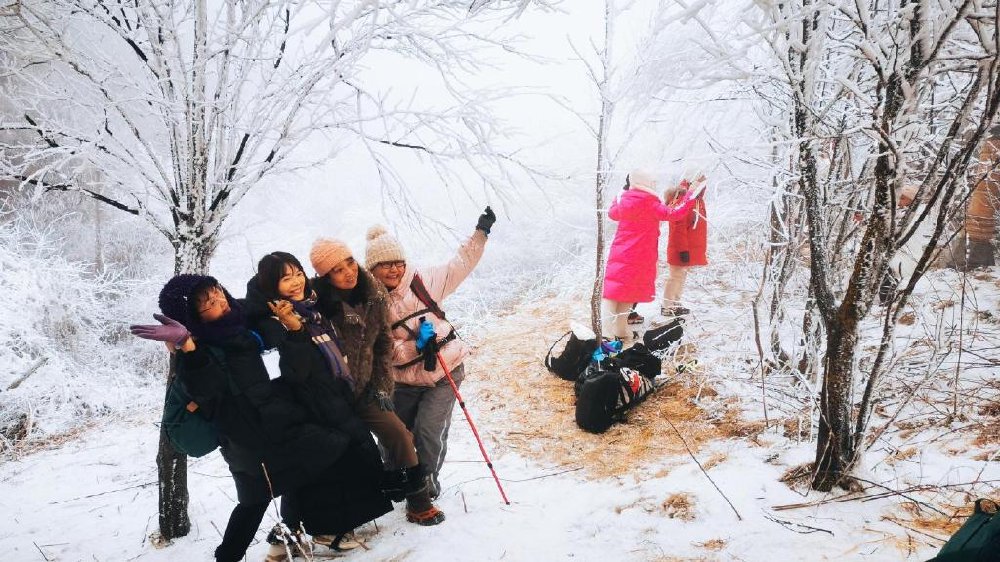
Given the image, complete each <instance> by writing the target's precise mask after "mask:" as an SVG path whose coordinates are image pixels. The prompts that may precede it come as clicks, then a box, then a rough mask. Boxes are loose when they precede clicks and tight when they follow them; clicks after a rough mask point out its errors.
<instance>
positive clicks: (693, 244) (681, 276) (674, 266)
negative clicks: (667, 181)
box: [660, 175, 708, 316]
mask: <svg viewBox="0 0 1000 562" xmlns="http://www.w3.org/2000/svg"><path fill="white" fill-rule="evenodd" d="M690 189H693V190H694V193H695V197H696V199H695V205H694V206H693V207H692V208H691V210H690V211H689V212H688V213H687V214H686V215H685V216H683V217H681V218H679V219H676V220H671V221H670V233H669V234H668V236H667V265H668V266H669V267H670V272H669V276H668V277H667V282H666V284H665V285H664V287H663V302H662V304H661V307H660V313H661V314H663V315H664V316H681V315H684V314H688V313H689V312H691V311H690V310H688V309H687V308H685V307H684V306H681V293H682V292H683V291H684V281H685V280H686V279H687V274H688V271H689V269H690V268H692V267H694V266H699V265H708V256H707V249H708V221H707V220H706V217H707V215H706V212H705V200H704V199H703V198H702V194H703V193H704V189H705V176H704V175H699V176H698V177H697V178H696V179H695V180H694V182H693V183H691V182H688V180H683V181H681V183H680V185H679V186H678V188H677V189H676V190H675V191H674V192H673V193H671V194H670V195H669V197H668V202H669V201H671V200H678V199H680V198H683V197H684V196H685V195H687V192H688V190H690Z"/></svg>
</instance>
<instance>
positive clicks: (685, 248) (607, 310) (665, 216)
mask: <svg viewBox="0 0 1000 562" xmlns="http://www.w3.org/2000/svg"><path fill="white" fill-rule="evenodd" d="M705 187H706V180H705V176H704V175H703V174H697V177H696V178H695V179H694V180H690V181H689V180H687V179H683V180H682V181H681V182H680V184H678V185H677V186H673V187H670V188H668V189H666V190H665V191H664V192H663V193H662V194H661V193H659V192H657V191H656V180H655V178H654V177H653V175H652V174H650V173H649V172H646V171H644V170H633V171H632V172H630V173H629V174H628V175H627V176H626V177H625V186H624V187H623V188H622V192H621V193H620V194H619V195H618V196H617V197H616V198H615V200H614V201H613V202H612V204H611V207H610V208H609V209H608V218H610V219H611V220H613V221H617V222H618V230H617V231H616V232H615V237H614V240H613V241H612V243H611V250H610V252H609V253H608V262H607V266H606V268H605V273H604V293H603V297H604V314H603V317H604V321H605V326H604V330H603V331H604V333H606V334H610V335H612V336H614V337H615V338H617V339H619V340H622V342H623V343H624V344H628V343H630V342H631V341H632V339H633V338H634V336H635V334H634V332H633V331H632V329H631V328H630V325H631V324H642V323H643V322H644V321H645V319H644V318H642V317H641V316H640V315H639V313H638V312H637V311H636V310H635V307H636V304H637V303H640V302H651V301H653V300H654V299H655V298H656V265H657V259H658V256H659V240H660V223H661V222H662V221H668V222H669V225H670V226H669V228H670V230H669V233H668V237H667V256H666V258H667V259H666V261H667V265H668V266H669V275H668V277H667V280H666V283H665V284H664V288H663V296H662V300H661V306H660V314H661V316H662V318H661V320H664V319H667V318H670V317H679V316H683V315H685V314H688V313H689V312H690V310H688V309H687V307H684V306H683V305H682V304H681V293H682V292H683V290H684V282H685V280H686V278H687V274H688V271H689V269H690V268H691V267H695V266H701V265H707V264H708V258H707V254H706V250H707V240H708V224H707V221H706V213H705V201H704V199H703V197H702V195H703V194H704V192H705Z"/></svg>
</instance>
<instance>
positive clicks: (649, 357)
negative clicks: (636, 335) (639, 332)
mask: <svg viewBox="0 0 1000 562" xmlns="http://www.w3.org/2000/svg"><path fill="white" fill-rule="evenodd" d="M614 361H615V363H616V364H617V365H618V366H619V367H625V368H629V369H632V370H635V371H638V372H639V374H640V375H642V376H644V377H646V378H648V379H650V380H652V379H655V378H656V377H657V376H659V374H660V373H661V372H662V370H663V360H662V359H660V358H659V357H657V356H656V355H653V353H652V352H651V351H649V349H647V348H646V346H645V345H643V344H641V343H636V344H633V345H632V347H630V348H628V349H626V350H624V351H622V352H621V353H619V354H618V355H615V357H614Z"/></svg>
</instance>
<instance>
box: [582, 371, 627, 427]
mask: <svg viewBox="0 0 1000 562" xmlns="http://www.w3.org/2000/svg"><path fill="white" fill-rule="evenodd" d="M619 378H620V375H619V373H618V370H617V369H616V368H614V367H611V366H609V368H607V369H605V368H603V367H602V366H601V363H597V362H595V363H592V364H591V365H589V366H588V367H587V369H586V370H585V371H584V372H583V373H582V374H581V375H580V378H578V379H577V381H576V383H575V384H574V385H573V389H574V391H575V392H576V425H577V426H579V427H580V429H582V430H584V431H589V432H591V433H604V432H605V431H607V430H608V428H609V427H611V425H612V424H614V423H615V421H617V420H616V419H615V416H614V415H613V413H612V412H614V410H615V405H616V403H617V400H618V387H619V386H620V385H619V382H618V380H619Z"/></svg>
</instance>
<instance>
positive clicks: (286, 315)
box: [267, 300, 302, 332]
mask: <svg viewBox="0 0 1000 562" xmlns="http://www.w3.org/2000/svg"><path fill="white" fill-rule="evenodd" d="M267 307H268V308H270V309H271V313H272V314H274V315H275V316H277V317H278V321H279V322H281V324H282V325H283V326H284V327H285V328H287V329H288V330H290V331H292V332H296V331H298V330H300V329H302V319H301V318H300V317H299V315H298V314H297V313H296V312H295V307H294V306H292V303H290V302H288V301H286V300H277V301H272V302H269V303H267Z"/></svg>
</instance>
